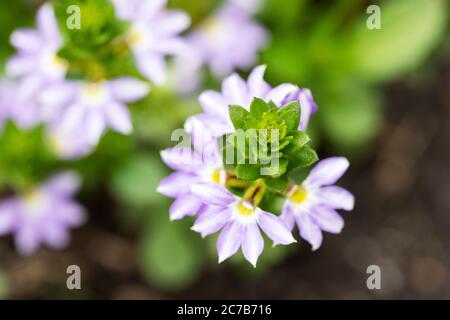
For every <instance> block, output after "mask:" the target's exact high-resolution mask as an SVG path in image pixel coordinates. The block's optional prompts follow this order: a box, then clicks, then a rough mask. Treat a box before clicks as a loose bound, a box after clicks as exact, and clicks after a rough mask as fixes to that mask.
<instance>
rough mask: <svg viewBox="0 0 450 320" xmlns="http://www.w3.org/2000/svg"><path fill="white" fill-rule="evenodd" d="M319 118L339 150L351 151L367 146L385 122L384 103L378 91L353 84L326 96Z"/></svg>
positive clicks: (329, 137) (328, 136) (325, 131)
mask: <svg viewBox="0 0 450 320" xmlns="http://www.w3.org/2000/svg"><path fill="white" fill-rule="evenodd" d="M320 106H321V112H318V116H319V118H320V120H321V122H322V127H323V130H324V133H325V134H326V136H327V138H328V139H329V140H331V141H332V142H333V143H334V145H335V146H336V147H339V148H344V149H351V148H356V147H359V146H362V145H365V144H367V143H368V142H369V141H370V140H371V139H373V138H374V137H375V135H376V134H377V132H378V130H379V127H380V125H381V121H382V109H381V101H380V99H379V97H378V95H377V94H376V92H375V91H373V90H371V89H370V88H368V87H364V86H361V85H358V84H356V83H350V84H348V85H344V86H342V87H340V88H337V90H335V92H333V93H330V94H326V95H325V96H323V99H322V101H321V104H320Z"/></svg>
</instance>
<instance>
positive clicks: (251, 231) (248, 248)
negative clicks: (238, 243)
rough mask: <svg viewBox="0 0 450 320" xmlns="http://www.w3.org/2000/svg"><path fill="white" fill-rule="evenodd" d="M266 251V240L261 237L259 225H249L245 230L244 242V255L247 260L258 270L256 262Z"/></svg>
mask: <svg viewBox="0 0 450 320" xmlns="http://www.w3.org/2000/svg"><path fill="white" fill-rule="evenodd" d="M263 249H264V239H263V237H262V236H261V232H260V231H259V228H258V225H257V224H256V223H249V224H248V225H247V226H246V228H245V236H244V239H243V240H242V253H243V254H244V257H245V259H247V261H248V262H250V263H251V264H252V265H253V267H255V268H256V262H257V261H258V258H259V256H260V255H261V253H262V251H263Z"/></svg>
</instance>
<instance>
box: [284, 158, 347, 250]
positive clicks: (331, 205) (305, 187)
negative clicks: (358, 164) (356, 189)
mask: <svg viewBox="0 0 450 320" xmlns="http://www.w3.org/2000/svg"><path fill="white" fill-rule="evenodd" d="M348 167H349V162H348V160H347V159H346V158H343V157H332V158H327V159H324V160H321V161H319V162H318V163H317V165H316V166H315V167H314V168H313V169H312V170H311V172H310V174H309V176H308V177H307V178H306V179H305V181H304V182H303V183H302V184H301V185H294V186H291V187H290V188H289V191H288V194H287V199H286V201H285V203H284V206H283V210H282V214H281V216H280V218H281V219H282V220H283V221H284V222H285V224H286V226H288V228H289V229H290V230H292V229H293V228H294V225H295V224H297V226H298V229H299V232H300V236H301V237H302V238H303V239H305V240H306V241H308V242H309V243H310V244H311V245H312V248H313V250H317V249H318V248H319V247H320V245H321V244H322V230H323V231H327V232H330V233H340V232H341V230H342V228H343V227H344V220H343V219H342V217H341V216H340V215H339V214H338V213H337V212H336V211H335V210H336V209H343V210H346V211H350V210H353V207H354V203H355V199H354V197H353V195H352V194H351V193H350V192H349V191H347V190H346V189H343V188H341V187H338V186H335V185H333V184H334V183H335V182H336V181H337V180H338V179H339V178H340V177H341V176H342V175H343V174H344V173H345V171H346V170H347V168H348Z"/></svg>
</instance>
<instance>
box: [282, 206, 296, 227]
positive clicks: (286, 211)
mask: <svg viewBox="0 0 450 320" xmlns="http://www.w3.org/2000/svg"><path fill="white" fill-rule="evenodd" d="M280 220H281V221H283V223H284V225H285V226H286V228H288V230H289V231H291V232H292V229H294V226H295V217H294V213H293V211H292V207H291V204H290V203H289V201H285V203H284V205H283V209H282V213H281V215H280Z"/></svg>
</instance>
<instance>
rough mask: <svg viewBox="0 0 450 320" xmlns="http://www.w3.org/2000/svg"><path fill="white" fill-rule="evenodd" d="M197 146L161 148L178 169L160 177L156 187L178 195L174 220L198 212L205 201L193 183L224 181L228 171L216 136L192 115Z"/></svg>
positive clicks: (190, 131)
mask: <svg viewBox="0 0 450 320" xmlns="http://www.w3.org/2000/svg"><path fill="white" fill-rule="evenodd" d="M188 132H189V133H190V137H191V139H192V143H193V146H194V149H191V148H188V147H181V146H178V147H174V148H169V149H166V150H164V151H162V152H161V157H162V159H163V161H164V162H165V163H166V164H167V165H168V166H169V167H170V168H172V169H173V170H175V172H173V173H172V174H170V175H169V176H167V177H166V178H164V179H163V180H161V182H160V184H159V186H158V188H157V190H158V192H160V193H162V194H164V195H165V196H168V197H171V198H175V201H174V202H173V204H172V205H171V206H170V209H169V213H170V218H171V220H178V219H182V218H183V217H185V216H193V215H195V214H197V212H198V211H199V209H200V208H201V207H202V205H203V203H202V201H201V200H200V199H198V197H196V196H195V195H194V194H192V192H191V190H190V187H189V186H190V185H191V184H193V183H211V184H220V185H224V184H225V181H226V179H227V172H226V171H225V170H224V168H223V164H222V157H221V154H220V152H219V149H218V146H217V144H216V141H215V139H214V137H213V136H212V135H211V134H210V133H208V129H207V128H205V127H204V125H203V123H202V122H200V121H198V120H196V119H193V121H191V123H190V127H189V129H188Z"/></svg>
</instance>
